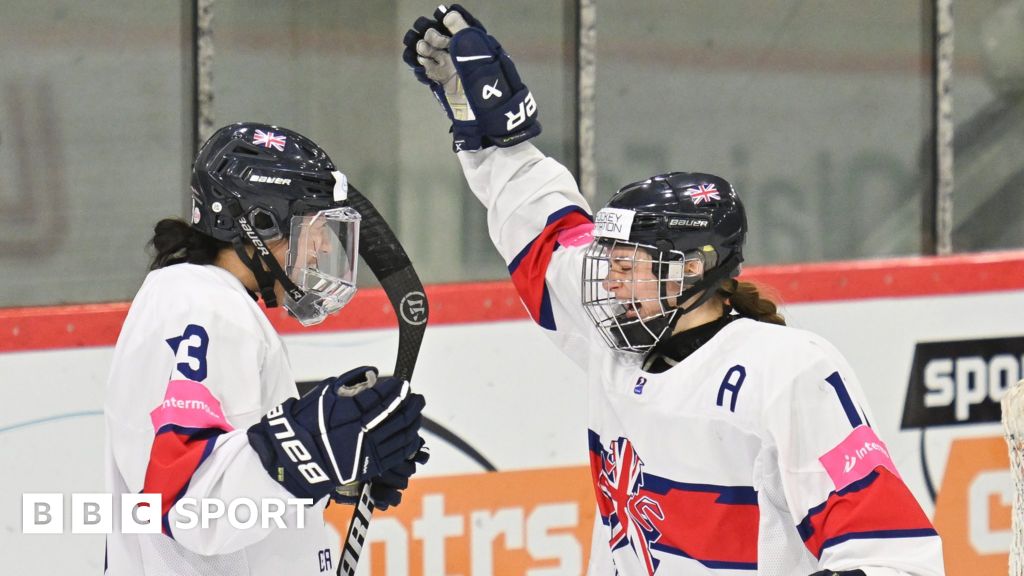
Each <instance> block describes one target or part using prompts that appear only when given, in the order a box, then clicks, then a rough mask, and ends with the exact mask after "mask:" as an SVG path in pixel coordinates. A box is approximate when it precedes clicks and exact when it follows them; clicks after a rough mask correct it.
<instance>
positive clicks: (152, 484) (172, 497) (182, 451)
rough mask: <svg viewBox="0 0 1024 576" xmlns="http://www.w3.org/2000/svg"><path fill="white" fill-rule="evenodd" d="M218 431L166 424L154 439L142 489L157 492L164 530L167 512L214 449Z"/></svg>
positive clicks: (149, 492)
mask: <svg viewBox="0 0 1024 576" xmlns="http://www.w3.org/2000/svg"><path fill="white" fill-rule="evenodd" d="M220 434H223V431H222V430H217V429H215V428H203V429H194V428H193V429H189V428H181V427H178V426H174V425H168V426H165V427H163V428H161V429H160V430H159V431H158V432H157V435H156V437H155V438H153V447H152V448H151V449H150V453H149V464H148V466H147V467H146V478H145V481H144V482H143V486H142V492H143V493H145V494H160V516H161V518H163V519H164V527H165V529H164V531H165V533H167V522H166V517H167V514H168V513H169V512H170V511H171V508H173V507H174V504H175V503H176V502H177V501H178V500H179V499H180V498H181V497H182V495H184V493H185V490H186V489H187V488H188V484H189V482H190V481H191V480H192V475H193V474H195V471H196V470H197V469H198V468H199V465H200V464H202V463H203V461H204V460H206V457H207V456H209V455H210V452H212V451H213V446H214V443H215V442H216V441H217V436H219V435H220ZM169 535H170V534H169V533H168V536H169Z"/></svg>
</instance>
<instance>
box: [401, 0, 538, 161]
mask: <svg viewBox="0 0 1024 576" xmlns="http://www.w3.org/2000/svg"><path fill="white" fill-rule="evenodd" d="M403 42H404V44H405V46H406V49H405V52H404V53H403V55H402V58H403V60H405V62H406V63H407V64H408V65H409V66H410V67H412V69H413V73H414V74H415V75H416V78H417V79H418V80H419V81H420V82H423V83H424V84H427V86H429V87H430V89H431V91H432V92H433V93H434V96H435V97H436V98H437V99H438V101H439V102H440V103H441V106H442V107H443V108H444V110H445V112H446V113H447V114H448V117H449V119H451V121H452V134H453V149H454V150H455V151H456V152H458V151H460V150H478V149H480V148H485V147H487V146H491V145H495V146H499V147H506V146H513V145H515V144H518V143H520V142H523V141H525V140H527V139H529V138H533V137H534V136H537V135H538V134H540V131H541V126H540V123H539V122H538V121H537V104H536V101H535V100H534V98H533V95H532V93H531V92H530V91H529V89H528V88H527V87H526V85H525V84H523V82H522V80H521V79H520V77H519V73H518V71H517V70H516V67H515V64H513V63H512V59H511V58H509V55H508V54H507V53H506V52H505V50H504V49H503V48H502V47H501V44H499V43H498V41H497V40H495V39H494V37H493V36H491V35H489V34H488V33H487V30H486V29H485V28H484V27H483V25H482V24H480V21H479V20H477V19H476V18H474V17H473V16H472V15H471V14H470V13H469V12H468V11H467V10H466V9H465V8H463V7H462V6H460V5H458V4H453V5H452V6H451V7H450V8H445V7H444V6H441V7H439V8H438V10H437V11H436V12H435V13H434V20H430V19H427V18H422V17H421V18H419V19H417V20H416V22H415V23H414V24H413V28H412V29H411V30H409V31H408V32H407V33H406V35H405V39H404V40H403Z"/></svg>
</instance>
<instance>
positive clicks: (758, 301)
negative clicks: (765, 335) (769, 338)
mask: <svg viewBox="0 0 1024 576" xmlns="http://www.w3.org/2000/svg"><path fill="white" fill-rule="evenodd" d="M718 294H719V295H720V296H721V297H722V298H723V299H725V302H726V305H727V306H731V307H732V309H733V310H735V311H737V312H739V314H740V316H744V317H746V318H752V319H754V320H757V321H758V322H768V323H770V324H779V325H781V326H785V325H786V319H785V318H783V317H782V314H779V308H778V306H777V305H776V304H775V302H772V301H771V300H769V299H767V298H762V297H761V293H760V292H759V291H758V289H757V286H755V285H754V284H751V283H750V282H740V281H738V280H736V279H735V278H730V279H728V280H726V281H724V282H722V286H721V287H719V289H718Z"/></svg>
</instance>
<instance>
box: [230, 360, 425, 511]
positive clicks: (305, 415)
mask: <svg viewBox="0 0 1024 576" xmlns="http://www.w3.org/2000/svg"><path fill="white" fill-rule="evenodd" d="M424 404H425V402H424V399H423V396H421V395H419V394H414V393H412V392H410V391H409V383H408V382H404V381H402V380H400V379H398V378H381V379H379V380H378V379H377V369H376V368H371V367H367V366H364V367H361V368H356V369H355V370H351V371H349V372H346V373H345V374H342V375H341V376H338V377H337V378H329V379H327V380H324V381H323V382H321V383H320V384H318V385H317V386H316V387H315V388H313V389H312V390H310V391H309V392H308V393H306V395H305V396H303V397H302V398H289V399H288V400H285V401H284V402H282V403H281V404H280V405H278V406H276V407H274V408H273V409H272V410H271V411H270V412H267V415H266V416H264V417H263V419H262V420H260V421H259V422H258V423H256V424H254V425H253V426H252V427H250V428H249V444H251V445H252V447H253V449H255V450H256V453H257V454H259V457H260V461H261V462H262V463H263V467H264V468H266V469H267V472H268V473H269V474H270V476H271V477H272V478H274V479H275V480H277V481H278V482H280V483H281V484H282V485H283V486H284V487H285V489H287V490H288V491H289V492H291V493H292V494H293V495H295V496H296V497H299V498H312V499H313V500H314V501H316V500H320V499H321V498H323V497H324V496H326V495H328V494H330V493H331V492H332V491H333V490H334V489H335V488H336V487H337V486H340V485H343V484H350V483H353V482H362V481H365V480H368V479H371V478H374V477H377V476H380V475H382V474H383V473H385V472H387V471H389V470H391V469H392V468H394V467H396V466H400V465H404V463H405V462H406V461H407V460H408V459H409V458H410V457H412V456H414V455H415V454H416V451H417V450H418V449H419V448H420V446H421V443H422V440H421V439H420V437H419V429H420V424H421V423H422V416H421V412H422V411H423V406H424Z"/></svg>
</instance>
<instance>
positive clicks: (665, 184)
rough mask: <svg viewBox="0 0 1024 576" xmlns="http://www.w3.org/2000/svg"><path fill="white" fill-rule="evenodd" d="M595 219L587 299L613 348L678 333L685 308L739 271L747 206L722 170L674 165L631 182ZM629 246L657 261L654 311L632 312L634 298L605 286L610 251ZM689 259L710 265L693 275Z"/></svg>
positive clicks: (645, 345)
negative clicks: (717, 173)
mask: <svg viewBox="0 0 1024 576" xmlns="http://www.w3.org/2000/svg"><path fill="white" fill-rule="evenodd" d="M594 224H595V225H594V242H593V243H592V244H591V247H590V248H589V249H588V251H587V255H586V257H585V264H584V272H583V274H584V278H583V305H584V308H585V309H586V310H587V312H588V313H589V314H590V316H591V319H592V320H593V321H594V323H595V324H596V325H597V326H598V328H600V329H602V333H603V335H604V336H605V339H606V341H607V342H608V344H609V345H610V346H612V347H613V348H616V349H621V350H629V351H634V352H644V351H647V350H649V349H650V348H652V347H653V346H654V345H655V344H656V343H657V342H658V341H659V340H660V339H661V338H662V337H664V336H665V335H667V334H669V333H671V327H672V326H674V325H675V320H676V319H677V318H678V317H679V315H680V314H686V313H687V312H690V311H691V310H693V309H695V308H697V307H698V306H700V305H701V304H703V303H704V302H705V301H707V299H708V298H710V297H711V296H712V295H713V294H714V293H715V288H716V287H717V286H718V285H719V283H720V282H721V281H722V280H724V279H726V278H729V277H735V276H738V275H739V272H740V264H741V262H742V261H743V243H744V240H745V239H746V233H747V218H746V213H745V211H744V209H743V204H742V203H741V202H740V199H739V196H738V195H737V194H736V191H735V190H734V189H733V187H732V185H731V184H730V183H729V182H728V181H726V180H725V179H724V178H721V177H719V176H715V175H713V174H705V173H699V172H669V173H666V174H659V175H657V176H652V177H650V178H647V179H645V180H641V181H639V182H633V183H631V184H627V185H626V186H623V187H622V188H620V189H619V191H618V192H616V193H615V195H614V196H612V198H611V200H609V201H608V203H607V204H606V205H605V207H604V208H602V209H601V210H600V211H598V213H597V214H596V215H595V218H594ZM624 248H625V249H627V251H628V249H632V254H633V256H632V257H633V258H634V259H635V260H636V261H641V260H643V261H646V262H649V263H650V264H651V267H652V272H653V273H654V274H655V276H656V281H657V282H658V286H659V296H658V298H657V300H658V301H659V304H660V306H661V308H660V310H661V313H660V314H658V315H657V316H655V317H648V318H641V317H639V316H638V315H636V314H629V312H628V305H624V304H623V303H622V302H620V301H618V300H616V299H615V298H614V297H610V296H609V295H608V294H607V293H606V292H604V291H603V288H602V281H603V280H604V278H605V277H606V276H607V274H608V270H609V265H610V262H611V254H612V252H613V251H615V250H618V251H619V252H620V253H621V252H622V251H623V249H624ZM641 248H642V249H643V252H641V251H640V250H639V249H641ZM616 259H621V258H619V257H616ZM689 260H699V261H700V262H701V263H702V264H703V266H702V270H703V272H702V273H701V274H699V275H698V276H687V275H686V274H685V273H684V268H685V264H686V262H687V261H689ZM670 286H671V289H670ZM698 294H700V297H699V298H697V299H696V300H695V301H694V302H693V303H691V304H689V306H685V307H684V303H685V302H687V301H688V300H689V299H691V298H692V297H693V296H696V295H698Z"/></svg>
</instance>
